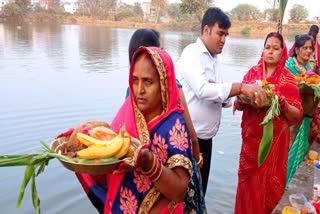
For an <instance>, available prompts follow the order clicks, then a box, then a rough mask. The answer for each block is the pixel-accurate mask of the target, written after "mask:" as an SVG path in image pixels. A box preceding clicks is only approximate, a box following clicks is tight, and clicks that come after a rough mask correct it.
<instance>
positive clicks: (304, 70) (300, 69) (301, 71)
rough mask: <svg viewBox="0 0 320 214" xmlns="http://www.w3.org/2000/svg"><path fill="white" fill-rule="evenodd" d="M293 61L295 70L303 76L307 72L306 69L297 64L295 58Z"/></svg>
mask: <svg viewBox="0 0 320 214" xmlns="http://www.w3.org/2000/svg"><path fill="white" fill-rule="evenodd" d="M293 61H294V63H295V64H296V68H297V70H298V71H299V72H300V74H303V75H305V74H306V72H307V69H306V68H305V66H304V65H302V64H301V63H300V62H298V60H297V58H296V57H293Z"/></svg>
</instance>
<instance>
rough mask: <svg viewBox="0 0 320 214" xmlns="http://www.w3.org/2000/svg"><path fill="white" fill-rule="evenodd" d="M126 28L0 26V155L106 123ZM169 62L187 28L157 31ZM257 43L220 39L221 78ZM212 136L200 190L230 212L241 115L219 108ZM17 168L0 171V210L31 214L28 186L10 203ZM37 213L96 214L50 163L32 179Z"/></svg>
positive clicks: (240, 68)
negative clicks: (38, 202) (208, 163)
mask: <svg viewBox="0 0 320 214" xmlns="http://www.w3.org/2000/svg"><path fill="white" fill-rule="evenodd" d="M133 32H134V29H122V28H108V27H101V26H100V27H95V26H78V25H46V24H43V25H25V26H21V28H17V27H16V26H14V25H4V24H0V98H1V102H0V127H1V132H0V139H1V143H0V155H1V154H24V153H31V152H36V151H39V150H40V149H41V145H40V143H39V140H44V141H46V142H47V143H49V142H50V141H51V140H52V139H53V137H54V136H56V135H57V134H59V133H61V132H62V131H65V130H67V129H68V128H69V127H75V126H76V125H77V124H79V123H81V122H84V121H88V120H103V121H107V122H110V121H111V120H112V118H113V116H114V115H115V113H116V111H117V109H118V108H119V106H120V105H121V104H122V102H123V100H124V96H125V90H126V88H127V85H128V81H127V76H128V69H129V66H128V65H129V63H128V55H127V50H128V43H129V40H130V37H131V35H132V33H133ZM161 37H162V41H161V43H162V47H163V48H165V49H166V50H167V51H168V52H169V53H170V55H171V56H172V58H173V61H174V62H176V61H177V59H178V57H179V55H180V54H181V52H182V50H183V48H184V47H185V46H186V45H187V44H189V43H191V42H193V41H195V39H196V37H197V34H196V33H192V32H168V31H166V32H161ZM262 45H263V40H261V39H240V38H228V39H227V43H226V45H225V48H224V50H223V53H222V54H221V55H220V57H221V62H222V64H223V65H224V66H223V68H224V70H223V76H224V80H225V81H239V80H240V79H241V78H242V76H243V75H244V73H245V72H246V71H247V70H248V69H249V68H250V67H251V66H252V65H254V64H255V63H256V62H257V61H258V59H259V56H260V54H261V50H262ZM223 111H224V112H223V117H222V121H221V128H220V130H219V133H218V135H217V136H216V137H215V138H214V140H213V141H214V147H213V158H212V169H211V174H210V180H209V186H208V191H207V195H206V202H207V208H208V212H209V213H233V209H234V199H235V192H236V185H237V170H238V160H239V152H240V146H241V137H240V128H239V127H240V119H241V113H239V112H237V113H236V114H235V115H232V112H231V109H230V108H229V109H224V110H223ZM23 173H24V167H3V168H0V189H1V194H0V207H1V213H5V214H6V213H34V209H33V207H32V202H31V193H30V191H29V187H28V188H27V191H26V193H25V198H24V200H23V203H22V206H21V207H20V208H19V209H16V208H15V203H16V200H17V195H18V190H19V188H20V183H21V181H22V178H23ZM36 181H37V189H38V194H39V196H40V199H41V209H42V213H44V214H56V213H97V212H96V210H95V209H94V208H93V206H92V205H91V203H90V202H89V200H88V199H87V197H86V195H85V194H84V192H83V190H82V187H81V186H80V184H79V183H78V181H77V179H76V177H75V175H74V173H73V172H71V171H68V170H67V169H65V168H63V167H62V165H61V164H60V163H59V162H58V161H57V160H52V161H50V164H49V166H48V167H47V168H46V170H45V172H44V173H43V174H41V175H40V176H38V177H37V178H36Z"/></svg>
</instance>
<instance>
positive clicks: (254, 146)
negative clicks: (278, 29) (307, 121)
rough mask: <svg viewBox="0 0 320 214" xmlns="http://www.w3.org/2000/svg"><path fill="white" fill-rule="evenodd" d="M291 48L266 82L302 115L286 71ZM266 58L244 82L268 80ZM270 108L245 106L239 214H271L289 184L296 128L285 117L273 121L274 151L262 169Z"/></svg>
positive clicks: (291, 80)
mask: <svg viewBox="0 0 320 214" xmlns="http://www.w3.org/2000/svg"><path fill="white" fill-rule="evenodd" d="M283 44H284V43H283ZM286 58H287V49H286V48H285V47H284V48H283V51H282V56H281V59H280V61H279V63H278V65H277V67H276V69H275V71H274V73H273V74H272V75H271V76H270V77H269V78H267V79H266V80H267V81H268V82H269V83H271V84H274V85H275V90H274V91H275V92H276V94H278V95H281V96H284V97H285V98H286V100H287V101H288V102H289V104H291V105H293V106H295V107H297V108H298V109H299V110H300V111H301V112H302V107H301V101H300V93H299V89H298V87H297V84H296V81H295V79H294V77H293V75H292V74H291V73H289V71H287V70H286V69H285V68H284V64H285V61H286ZM263 63H264V62H263V56H262V57H261V59H260V61H259V63H258V65H256V66H254V67H252V68H251V69H250V70H249V71H248V73H247V74H246V75H245V76H244V78H243V83H255V82H256V80H262V79H264V78H263V77H264V69H263V67H264V64H263ZM267 110H268V108H261V109H255V108H253V107H252V106H251V105H244V108H243V115H242V123H241V128H242V148H241V152H240V163H239V171H238V189H237V196H236V205H235V213H236V214H256V213H260V214H264V213H268V214H269V213H271V212H272V210H273V208H274V207H275V206H276V205H277V203H278V201H279V200H280V198H281V196H282V194H283V192H284V189H285V183H286V173H287V160H288V151H289V141H290V129H289V126H290V125H292V124H291V123H289V122H288V121H287V119H286V118H285V117H284V115H282V114H280V116H279V117H276V118H274V119H273V125H274V127H273V140H272V145H271V149H270V152H269V154H268V156H267V158H266V159H265V161H264V162H263V163H262V165H261V166H260V167H258V150H259V144H260V140H261V138H262V135H263V126H261V125H260V123H261V122H262V120H263V118H264V116H265V115H266V112H267Z"/></svg>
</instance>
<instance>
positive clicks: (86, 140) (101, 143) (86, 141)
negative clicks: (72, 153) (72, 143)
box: [77, 132, 114, 146]
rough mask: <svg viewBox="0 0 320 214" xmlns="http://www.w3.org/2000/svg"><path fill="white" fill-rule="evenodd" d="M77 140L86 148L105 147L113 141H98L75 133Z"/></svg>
mask: <svg viewBox="0 0 320 214" xmlns="http://www.w3.org/2000/svg"><path fill="white" fill-rule="evenodd" d="M77 139H78V140H79V141H80V142H81V143H83V144H84V145H86V146H91V145H95V146H106V145H107V144H110V143H112V141H113V140H114V138H113V139H112V140H99V139H96V138H93V137H90V136H89V135H86V134H83V133H81V132H78V133H77Z"/></svg>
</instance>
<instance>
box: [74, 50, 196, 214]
mask: <svg viewBox="0 0 320 214" xmlns="http://www.w3.org/2000/svg"><path fill="white" fill-rule="evenodd" d="M132 62H133V63H132V65H131V68H130V75H129V88H130V96H129V97H128V98H127V99H126V101H125V103H124V104H123V105H122V107H121V108H120V110H119V112H118V113H117V115H116V117H115V118H114V120H113V122H112V125H111V126H112V128H113V130H114V131H116V132H118V131H119V128H120V125H121V124H125V126H126V129H127V131H128V132H129V133H130V134H131V136H132V137H135V138H137V139H139V144H140V145H139V146H138V148H137V150H136V152H135V155H134V156H133V157H132V158H130V159H128V160H127V161H126V164H123V165H122V166H121V168H120V169H119V171H118V173H113V174H112V173H111V174H108V175H107V176H100V179H99V176H92V175H87V174H81V175H78V178H79V181H80V182H81V184H82V185H83V187H84V189H85V190H86V192H87V194H88V196H89V198H90V200H91V202H92V203H93V204H94V205H95V206H96V208H97V209H98V210H99V212H100V213H108V214H109V213H163V214H164V213H183V212H184V208H183V200H184V198H185V195H186V192H187V189H188V184H189V180H190V175H191V174H192V163H191V157H192V151H191V140H190V136H189V132H188V129H187V126H186V123H185V121H184V119H183V116H182V112H183V108H182V107H181V106H180V100H179V90H178V87H177V84H176V80H175V75H174V68H173V63H172V60H171V58H170V56H169V55H168V53H167V52H165V51H163V50H161V49H159V48H155V47H149V48H147V47H140V48H139V49H138V51H137V52H136V54H135V55H134V57H133V61H132ZM101 178H102V179H101ZM86 186H87V188H86Z"/></svg>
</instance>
